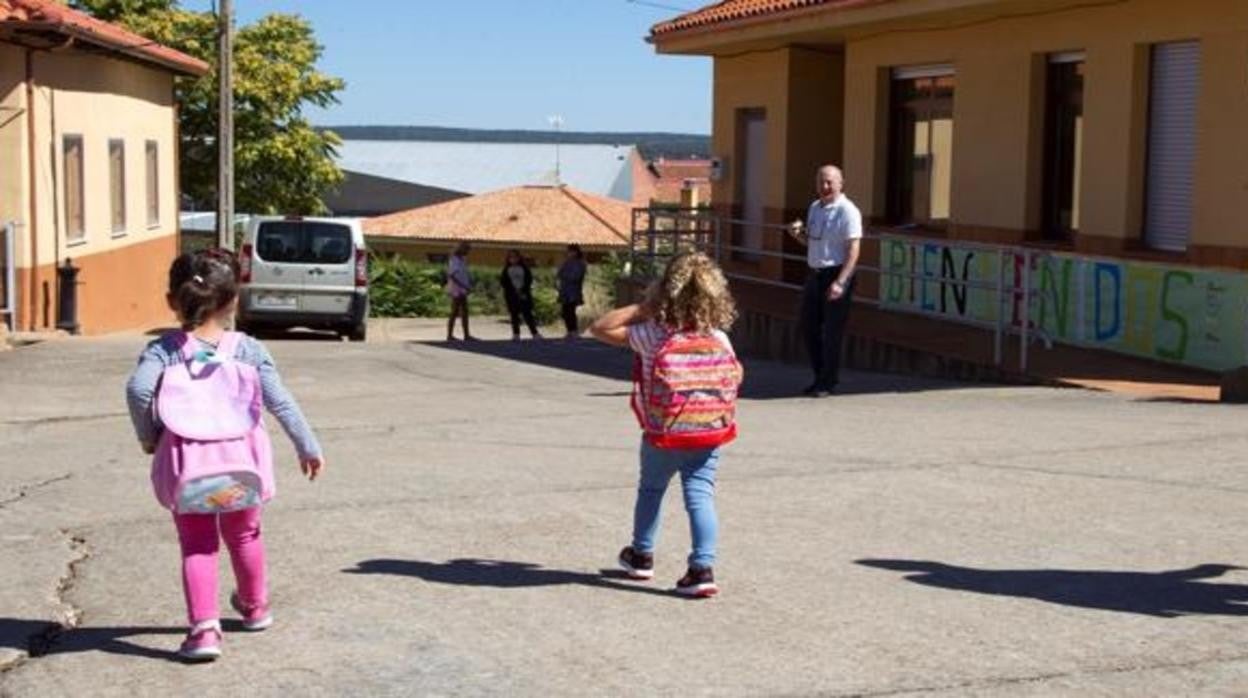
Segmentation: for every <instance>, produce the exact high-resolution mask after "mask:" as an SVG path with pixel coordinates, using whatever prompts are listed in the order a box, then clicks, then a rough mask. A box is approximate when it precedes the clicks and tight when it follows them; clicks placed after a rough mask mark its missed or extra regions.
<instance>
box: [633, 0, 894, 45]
mask: <svg viewBox="0 0 1248 698" xmlns="http://www.w3.org/2000/svg"><path fill="white" fill-rule="evenodd" d="M894 1H895V0H720V2H717V3H714V4H711V5H706V6H704V7H701V8H699V9H696V10H693V11H691V12H686V13H684V14H681V15H677V16H676V17H673V18H672V19H669V20H667V21H664V22H659V23H658V24H656V25H654V26H653V27H651V28H650V37H651V39H654V38H657V37H660V36H665V35H670V34H675V33H677V32H684V31H688V30H693V29H711V28H713V26H714V25H723V24H738V23H742V22H746V21H751V20H753V21H772V20H778V19H780V18H781V15H787V14H790V13H796V12H800V11H803V10H806V11H810V12H814V11H819V10H850V9H855V8H858V7H865V6H868V5H877V4H882V3H885V2H894Z"/></svg>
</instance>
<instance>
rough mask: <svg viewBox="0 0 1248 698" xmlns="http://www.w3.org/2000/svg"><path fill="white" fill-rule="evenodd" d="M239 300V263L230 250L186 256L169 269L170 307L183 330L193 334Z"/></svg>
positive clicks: (200, 252)
mask: <svg viewBox="0 0 1248 698" xmlns="http://www.w3.org/2000/svg"><path fill="white" fill-rule="evenodd" d="M237 296H238V260H237V259H236V258H235V257H234V254H233V253H231V252H230V251H229V250H223V249H210V250H201V251H199V252H194V253H189V252H188V253H187V254H184V255H181V256H179V257H178V258H177V259H175V260H173V264H172V265H171V266H170V267H169V305H170V306H171V307H172V308H173V309H174V310H175V311H176V312H177V313H178V318H179V319H180V320H181V321H182V329H184V330H192V329H194V328H196V327H199V326H200V325H202V324H204V323H205V322H207V321H208V318H210V317H212V316H213V315H215V314H216V313H219V312H221V311H222V310H223V309H225V308H226V307H227V306H228V305H229V304H230V303H231V302H233V300H234V299H235V298H236V297H237Z"/></svg>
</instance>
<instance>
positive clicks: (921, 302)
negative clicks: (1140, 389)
mask: <svg viewBox="0 0 1248 698" xmlns="http://www.w3.org/2000/svg"><path fill="white" fill-rule="evenodd" d="M1024 265H1029V266H1030V270H1029V273H1026V274H1025V273H1024ZM880 267H881V284H880V300H881V305H882V306H883V307H886V308H887V307H893V308H900V309H910V310H920V311H923V312H925V313H929V314H935V315H944V316H949V317H951V318H957V319H960V320H963V321H971V322H975V323H981V324H987V325H995V324H996V322H997V318H998V316H1000V317H1001V318H1002V319H1003V322H1006V323H1009V324H1010V325H1012V326H1014V327H1020V326H1021V324H1022V317H1023V307H1022V306H1023V294H1022V293H1009V292H1008V289H1009V288H1022V285H1023V279H1024V277H1026V278H1027V279H1028V285H1029V286H1030V287H1031V289H1032V301H1031V308H1030V317H1029V326H1030V328H1032V329H1033V330H1039V331H1041V332H1043V333H1044V334H1045V335H1047V336H1048V337H1050V338H1052V339H1053V340H1054V341H1060V342H1067V343H1070V344H1079V345H1083V346H1090V347H1095V348H1100V349H1108V350H1112V351H1118V352H1123V353H1126V354H1132V355H1135V356H1143V357H1146V358H1150V359H1157V360H1161V361H1168V362H1171V363H1178V364H1184V365H1188V366H1195V367H1200V368H1206V369H1211V370H1218V371H1222V370H1227V369H1230V368H1235V367H1238V366H1243V365H1248V353H1246V349H1248V346H1246V340H1245V336H1246V335H1248V274H1243V273H1238V272H1229V271H1212V270H1205V269H1199V268H1194V267H1178V266H1167V265H1164V264H1154V263H1148V262H1133V261H1123V260H1111V259H1103V258H1096V257H1081V256H1077V255H1071V254H1064V253H1059V254H1046V253H1043V252H1033V253H1032V255H1031V256H1025V255H1023V254H1022V253H1013V252H1010V253H1004V254H1002V253H1001V252H998V251H997V250H996V249H990V248H979V247H974V246H968V245H958V244H957V243H952V244H945V243H943V242H939V241H917V240H904V239H897V238H883V239H882V240H881V241H880ZM890 271H891V272H893V273H891V274H890V273H889V272H890ZM902 274H906V276H903V275H902ZM909 275H914V276H917V277H918V278H910V276H909ZM998 279H1000V283H1001V284H1002V285H1003V286H1004V287H1005V288H1006V289H1007V292H1006V293H1005V294H1000V293H998V291H997V288H998Z"/></svg>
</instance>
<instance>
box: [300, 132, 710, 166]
mask: <svg viewBox="0 0 1248 698" xmlns="http://www.w3.org/2000/svg"><path fill="white" fill-rule="evenodd" d="M323 128H324V129H326V130H329V131H333V132H335V133H337V134H338V135H339V136H342V137H343V138H344V139H346V140H364V141H441V142H447V141H451V142H459V143H551V144H553V143H555V142H556V140H557V141H558V142H559V143H575V144H592V145H629V144H636V145H637V147H638V149H639V150H640V151H641V155H642V157H644V158H646V159H647V160H652V159H654V158H657V157H666V158H688V157H700V158H705V157H710V154H711V137H710V136H700V135H697V134H693V133H644V132H643V133H629V132H620V133H608V132H597V133H595V132H588V131H563V132H560V133H558V134H556V133H555V132H553V131H493V130H483V129H467V128H445V127H441V126H325V127H323Z"/></svg>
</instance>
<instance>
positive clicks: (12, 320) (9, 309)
mask: <svg viewBox="0 0 1248 698" xmlns="http://www.w3.org/2000/svg"><path fill="white" fill-rule="evenodd" d="M17 225H18V224H17V223H14V222H12V221H10V222H8V223H5V224H4V227H3V228H0V236H3V238H4V239H3V240H0V255H4V256H3V258H0V272H2V274H0V284H3V289H2V292H0V303H3V304H4V305H3V306H0V317H3V318H4V322H5V323H6V324H7V325H8V326H9V331H10V332H14V331H16V330H17Z"/></svg>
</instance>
